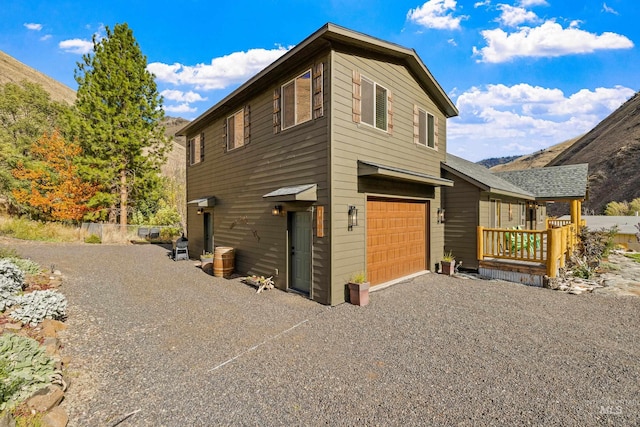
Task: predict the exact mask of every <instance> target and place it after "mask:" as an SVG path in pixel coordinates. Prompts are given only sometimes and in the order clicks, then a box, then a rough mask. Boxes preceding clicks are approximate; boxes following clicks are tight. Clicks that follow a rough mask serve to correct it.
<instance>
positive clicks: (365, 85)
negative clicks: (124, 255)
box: [352, 70, 393, 135]
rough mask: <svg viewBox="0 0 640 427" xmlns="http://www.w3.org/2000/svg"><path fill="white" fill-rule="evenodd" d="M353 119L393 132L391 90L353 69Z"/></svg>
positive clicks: (389, 132)
mask: <svg viewBox="0 0 640 427" xmlns="http://www.w3.org/2000/svg"><path fill="white" fill-rule="evenodd" d="M352 83H353V94H352V95H353V107H352V112H353V121H354V122H356V123H366V124H368V125H369V126H372V127H375V128H377V129H380V130H383V131H385V132H387V133H388V134H390V135H391V134H392V133H393V97H392V96H391V91H390V90H388V89H387V88H385V87H383V86H381V85H379V84H378V83H376V82H374V81H373V80H371V79H369V78H367V77H364V76H362V75H361V74H360V71H358V70H353V81H352Z"/></svg>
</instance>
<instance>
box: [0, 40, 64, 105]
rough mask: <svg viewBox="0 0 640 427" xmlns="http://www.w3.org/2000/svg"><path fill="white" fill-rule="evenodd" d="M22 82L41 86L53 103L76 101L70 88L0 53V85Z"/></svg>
mask: <svg viewBox="0 0 640 427" xmlns="http://www.w3.org/2000/svg"><path fill="white" fill-rule="evenodd" d="M23 80H27V81H29V82H32V83H36V84H39V85H40V86H42V87H43V88H44V90H46V91H47V92H48V93H49V94H50V95H51V99H53V100H54V101H58V102H65V103H67V104H73V103H74V102H75V100H76V92H75V91H74V90H73V89H71V88H70V87H68V86H65V85H63V84H62V83H60V82H58V81H56V80H54V79H52V78H51V77H49V76H47V75H45V74H42V73H41V72H40V71H37V70H35V69H33V68H31V67H29V66H28V65H25V64H23V63H22V62H20V61H18V60H17V59H15V58H13V57H12V56H9V55H7V54H6V53H4V52H2V51H0V84H5V83H20V82H21V81H23Z"/></svg>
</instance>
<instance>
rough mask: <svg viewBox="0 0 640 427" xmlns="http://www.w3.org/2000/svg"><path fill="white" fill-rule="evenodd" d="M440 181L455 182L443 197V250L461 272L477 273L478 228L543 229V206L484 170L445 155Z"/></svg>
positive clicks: (532, 197) (521, 190)
mask: <svg viewBox="0 0 640 427" xmlns="http://www.w3.org/2000/svg"><path fill="white" fill-rule="evenodd" d="M442 171H443V175H442V176H443V177H444V178H446V179H450V180H452V181H453V182H454V186H453V188H450V189H446V190H445V191H444V192H443V193H444V197H443V206H444V209H445V241H444V245H445V249H446V250H447V251H452V252H453V254H454V255H455V257H456V260H457V261H458V262H460V261H462V266H463V267H464V268H471V269H477V268H478V259H477V233H476V229H477V227H478V226H479V225H482V226H484V227H489V228H511V227H517V226H520V227H522V228H527V229H534V230H535V229H537V228H538V225H539V224H540V221H542V223H541V225H542V226H544V219H543V218H544V214H545V207H544V204H542V205H538V204H536V202H535V196H534V195H533V194H532V193H529V192H528V191H526V190H523V189H522V188H520V187H517V186H515V185H513V184H512V183H510V182H509V181H506V180H504V179H502V178H500V177H499V176H497V175H496V174H494V173H492V172H491V171H490V170H489V169H487V168H486V167H484V166H482V165H479V164H477V163H473V162H470V161H468V160H464V159H462V158H460V157H456V156H454V155H451V154H447V160H446V162H445V163H443V164H442Z"/></svg>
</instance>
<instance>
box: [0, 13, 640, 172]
mask: <svg viewBox="0 0 640 427" xmlns="http://www.w3.org/2000/svg"><path fill="white" fill-rule="evenodd" d="M124 22H126V23H128V24H129V26H130V27H131V28H132V30H133V32H134V36H135V37H136V39H137V41H138V43H139V44H140V47H141V49H142V51H143V53H144V54H145V55H146V56H147V60H148V63H149V69H150V70H151V71H152V72H154V73H155V74H156V76H157V83H158V89H159V91H161V92H162V94H163V96H164V98H165V111H166V114H167V115H170V116H180V117H184V118H187V119H193V118H195V117H197V116H198V115H199V114H201V113H203V112H204V111H205V110H207V109H208V108H209V107H210V106H212V105H213V104H215V103H216V102H218V101H219V100H220V99H222V98H223V97H224V96H225V95H227V94H228V93H230V92H231V91H232V90H234V89H235V88H236V87H238V85H240V84H242V83H243V82H244V81H246V80H247V79H249V78H250V77H251V76H252V75H254V74H255V73H257V72H259V71H260V70H261V69H262V68H264V67H265V66H267V65H268V64H270V63H271V62H273V61H274V60H275V59H277V58H278V57H279V56H280V55H282V54H283V53H285V52H286V50H287V49H289V48H291V47H292V46H294V45H296V44H297V43H299V42H300V41H302V40H303V39H304V38H305V37H307V36H308V35H310V34H311V33H313V32H314V31H315V30H317V29H318V28H320V27H321V26H322V25H324V24H325V23H326V22H332V23H335V24H338V25H341V26H344V27H347V28H350V29H353V30H356V31H360V32H363V33H366V34H369V35H372V36H375V37H378V38H381V39H384V40H388V41H391V42H394V43H398V44H400V45H403V46H406V47H410V48H413V49H415V50H416V52H417V53H418V55H419V56H420V57H421V58H422V60H423V61H424V63H425V65H426V66H427V67H428V68H429V69H430V71H431V72H432V74H433V75H434V77H435V78H436V79H437V80H438V82H439V83H440V85H441V86H442V87H443V89H444V90H445V91H446V92H447V94H448V95H449V97H450V98H451V100H452V101H453V102H454V103H455V104H456V106H457V107H458V109H459V110H460V116H459V117H456V118H453V119H450V120H448V122H447V123H448V134H447V135H448V151H449V152H450V153H453V154H456V155H459V156H461V157H464V158H466V159H469V160H472V161H477V160H481V159H484V158H488V157H497V156H507V155H517V154H528V153H532V152H535V151H537V150H540V149H542V148H546V147H548V146H550V145H553V144H555V143H558V142H562V141H564V140H566V139H569V138H572V137H575V136H578V135H580V134H582V133H585V132H587V131H589V130H590V129H592V128H593V127H594V126H595V125H596V124H598V122H600V120H602V119H603V118H605V117H606V116H607V115H609V114H610V113H611V112H612V111H613V110H615V109H616V108H617V107H619V106H620V104H622V103H623V102H624V101H625V100H627V99H628V98H630V97H631V96H632V95H633V94H634V93H635V92H636V91H638V90H639V89H640V87H639V84H638V81H639V79H638V77H640V53H639V50H638V43H640V24H639V23H640V8H639V7H638V6H637V0H607V1H606V2H604V1H602V0H597V1H596V0H583V1H574V0H571V1H569V0H505V1H496V0H484V1H483V0H471V1H466V0H458V1H456V0H429V1H424V0H412V1H408V0H394V1H377V0H369V1H363V0H324V1H317V0H316V1H307V0H303V1H293V0H261V1H255V0H252V1H243V0H236V1H230V2H217V1H200V0H183V1H180V2H174V1H172V2H169V1H163V0H155V1H153V2H148V1H139V0H128V1H121V0H110V1H104V2H90V1H76V0H56V1H46V0H30V1H23V0H1V4H0V50H2V51H4V52H5V53H7V54H9V55H11V56H13V57H15V58H16V59H18V60H20V61H22V62H23V63H25V64H27V65H29V66H31V67H33V68H36V69H37V70H39V71H41V72H43V73H45V74H47V75H49V76H51V77H53V78H55V79H56V80H59V81H60V82H62V83H65V84H66V85H68V86H70V87H71V88H73V89H76V83H75V80H74V78H73V74H74V70H75V68H76V62H77V61H80V59H81V54H82V53H85V52H88V51H90V49H91V47H92V44H91V38H92V36H93V35H94V34H96V35H97V36H98V37H100V36H101V35H104V32H105V31H104V27H105V26H109V27H113V26H114V25H115V24H116V23H124Z"/></svg>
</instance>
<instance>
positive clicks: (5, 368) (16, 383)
mask: <svg viewBox="0 0 640 427" xmlns="http://www.w3.org/2000/svg"><path fill="white" fill-rule="evenodd" d="M10 374H11V372H9V362H8V361H7V360H5V359H0V408H2V407H3V406H4V405H6V404H7V402H9V400H10V399H11V397H13V395H14V394H16V392H17V391H18V390H20V388H21V387H22V384H24V380H23V379H22V378H17V377H15V376H12V375H10Z"/></svg>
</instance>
